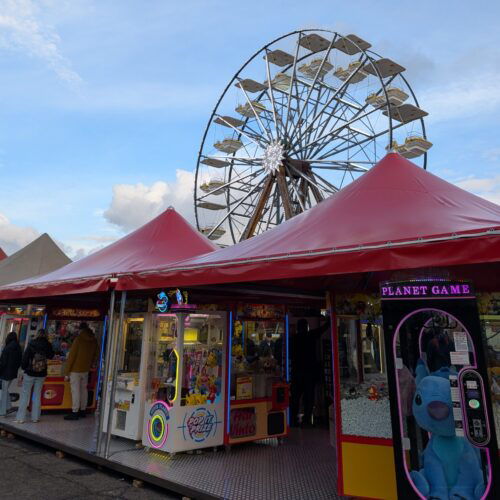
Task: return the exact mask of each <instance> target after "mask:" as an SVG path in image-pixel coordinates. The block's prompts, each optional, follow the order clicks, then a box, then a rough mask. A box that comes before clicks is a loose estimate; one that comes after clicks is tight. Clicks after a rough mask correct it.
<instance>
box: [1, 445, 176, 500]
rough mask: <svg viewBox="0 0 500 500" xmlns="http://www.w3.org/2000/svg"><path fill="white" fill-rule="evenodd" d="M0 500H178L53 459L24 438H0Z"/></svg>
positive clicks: (85, 465)
mask: <svg viewBox="0 0 500 500" xmlns="http://www.w3.org/2000/svg"><path fill="white" fill-rule="evenodd" d="M0 498H2V500H10V499H13V500H14V499H15V500H24V499H35V498H36V499H50V500H65V499H68V500H69V499H71V500H87V499H88V500H90V499H92V500H101V499H103V500H104V499H109V498H118V499H126V500H128V499H130V500H136V499H137V500H156V499H158V500H159V499H163V500H165V499H166V500H169V499H172V500H173V499H178V498H179V497H178V496H175V495H172V494H166V493H165V492H164V491H162V490H160V489H156V488H153V487H150V486H144V487H143V488H134V487H133V486H132V480H131V479H130V478H127V477H123V476H121V475H119V474H116V473H113V472H110V471H106V470H98V469H97V467H95V466H93V465H91V464H88V463H87V462H84V461H81V460H78V459H76V458H72V457H65V458H62V459H61V458H57V457H56V455H55V452H54V450H51V449H49V448H45V447H43V446H39V445H37V444H34V443H31V442H29V441H27V440H24V439H21V438H18V437H16V438H15V439H8V438H5V437H4V438H0Z"/></svg>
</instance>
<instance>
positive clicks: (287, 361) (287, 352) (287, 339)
mask: <svg viewBox="0 0 500 500" xmlns="http://www.w3.org/2000/svg"><path fill="white" fill-rule="evenodd" d="M288 331H289V330H288V313H286V314H285V335H286V337H285V342H286V381H287V382H289V381H290V372H289V366H288V363H289V359H290V351H289V350H288V347H289V335H288Z"/></svg>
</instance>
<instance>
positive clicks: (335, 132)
mask: <svg viewBox="0 0 500 500" xmlns="http://www.w3.org/2000/svg"><path fill="white" fill-rule="evenodd" d="M317 32H325V33H330V34H333V35H334V36H333V39H332V40H331V41H330V43H329V47H328V50H326V49H323V50H322V51H320V52H325V54H324V56H323V58H322V61H321V64H320V67H319V68H318V69H317V70H316V75H315V78H314V80H313V82H312V83H309V82H305V81H302V80H301V79H299V78H298V77H297V73H296V68H297V63H298V62H300V61H301V60H302V59H306V58H307V57H309V56H310V55H311V54H306V55H304V56H302V57H300V58H299V57H298V54H299V46H300V41H301V39H302V36H303V35H304V33H317ZM292 35H298V37H297V47H296V53H295V57H294V58H293V65H288V66H287V67H286V68H285V69H284V70H283V72H286V71H287V70H289V69H290V67H292V74H291V82H290V87H289V89H288V95H287V99H286V102H285V103H284V104H283V103H281V102H277V101H276V99H275V92H276V93H277V92H283V91H280V90H279V89H276V88H274V87H273V85H272V84H271V72H270V68H269V60H268V57H267V54H268V53H269V47H271V46H272V45H274V44H275V43H276V42H278V41H280V40H282V39H284V38H287V37H290V36H292ZM339 36H340V35H338V34H337V33H334V32H331V31H329V30H300V31H294V32H292V33H288V34H286V35H283V36H281V37H279V38H277V39H275V40H273V41H272V42H270V43H268V44H267V45H266V46H264V47H263V48H262V49H260V50H259V51H257V52H256V53H255V54H254V55H253V56H252V57H251V58H249V59H248V60H247V61H246V63H245V64H244V65H243V66H242V67H241V68H240V69H239V71H238V72H237V73H236V74H235V75H234V77H233V78H232V79H231V81H230V82H229V83H228V85H227V86H226V88H225V89H224V91H223V93H222V94H221V96H220V98H219V100H218V101H217V103H216V105H215V107H214V110H213V112H212V114H211V116H210V119H209V121H208V124H207V127H206V129H205V133H204V135H203V139H202V143H201V146H200V151H199V155H198V168H197V171H196V176H195V177H196V179H195V182H196V185H198V171H199V165H200V158H202V157H203V149H204V145H205V140H206V137H207V133H208V130H209V129H210V126H211V124H212V121H213V119H214V117H218V118H222V117H220V115H218V114H217V109H218V107H219V104H220V103H221V101H222V99H223V98H224V96H225V95H226V93H227V91H228V89H229V88H230V87H231V85H232V84H233V83H234V82H235V81H238V82H241V81H242V79H241V77H240V75H241V73H242V71H243V70H244V69H245V68H246V67H247V66H248V64H250V62H251V61H253V60H254V59H255V58H256V57H257V56H258V55H259V54H260V53H262V52H264V53H265V54H266V56H265V57H264V59H265V61H266V74H267V83H268V85H267V88H266V89H265V90H263V91H262V92H261V93H260V95H259V96H258V98H257V102H260V100H261V99H262V96H263V94H267V95H268V98H269V101H270V102H271V104H272V111H271V112H272V122H273V124H274V130H275V133H276V138H274V139H275V140H276V139H282V140H284V141H287V142H288V141H289V140H290V139H291V138H292V137H293V135H294V134H296V137H295V140H294V141H293V142H292V144H290V146H291V152H293V153H296V154H298V153H302V158H303V159H304V160H306V161H309V162H311V164H318V163H319V164H320V166H317V167H314V168H315V169H316V168H321V169H325V170H328V169H331V170H343V171H344V175H345V173H346V172H347V171H348V170H349V172H350V173H351V176H352V171H362V170H364V169H366V167H363V166H362V165H361V163H363V162H362V161H361V162H360V161H356V162H355V163H352V164H351V163H350V161H349V158H348V159H347V160H337V159H332V160H328V159H329V158H330V157H332V156H334V155H338V154H339V153H342V152H344V151H346V150H349V149H350V148H352V147H353V146H351V144H354V146H355V147H359V148H360V149H358V151H357V152H360V153H361V152H362V153H363V154H364V156H366V159H367V161H366V162H365V163H366V164H371V163H373V162H371V161H370V158H369V157H368V154H367V153H366V151H365V150H364V146H363V144H365V143H368V142H371V141H374V140H375V139H376V138H377V137H379V136H382V135H385V134H388V135H389V144H392V142H393V130H395V129H396V128H399V127H400V126H402V125H405V123H400V124H398V125H395V126H393V119H392V111H391V106H386V107H387V115H388V116H387V118H388V127H387V128H386V129H384V130H383V131H381V132H378V133H374V134H373V135H369V134H367V133H366V132H365V131H363V130H354V129H353V128H351V125H352V124H353V123H355V122H360V123H364V122H363V121H362V120H363V119H369V117H370V115H372V114H373V113H375V112H377V111H380V109H379V108H374V109H373V110H370V111H365V110H366V108H367V106H368V105H367V104H366V103H364V104H361V105H359V104H358V103H355V102H352V100H351V101H350V100H349V99H345V96H346V91H347V88H348V85H349V82H350V81H351V80H352V79H353V78H354V76H355V75H356V74H357V73H358V72H359V71H360V70H361V68H363V67H364V66H365V64H368V63H369V64H370V65H371V66H372V68H373V71H374V73H375V75H376V76H377V77H378V80H379V81H380V82H381V88H380V89H379V90H378V92H377V93H378V94H380V93H381V92H383V93H384V97H385V100H386V102H389V99H388V95H387V90H386V85H387V84H388V83H387V82H384V79H383V78H382V76H381V74H380V71H379V69H378V67H377V65H376V64H374V62H375V59H374V57H378V58H380V56H379V55H378V54H376V53H375V52H373V51H368V50H366V51H365V50H363V49H362V48H361V47H359V46H358V45H357V44H356V43H355V42H353V41H352V40H351V43H352V44H353V45H356V47H357V48H358V50H359V52H360V53H361V55H360V57H359V62H360V64H359V65H358V67H357V68H356V69H355V70H354V71H353V72H352V73H351V74H350V75H349V76H348V78H347V79H346V80H345V81H344V82H343V83H342V84H341V85H340V86H339V87H338V88H334V87H331V86H330V85H328V84H326V83H325V82H322V81H321V80H318V76H319V75H320V74H321V70H322V69H323V66H324V64H325V61H326V60H327V59H328V55H329V53H330V51H331V49H332V47H333V45H334V43H335V40H336V39H337V37H339ZM397 75H399V76H400V77H401V78H402V79H403V81H404V82H405V84H406V86H407V88H408V89H409V90H410V92H411V95H412V97H413V100H414V102H415V104H416V105H417V106H418V101H417V99H416V96H415V94H414V92H413V90H412V89H411V87H410V86H409V84H408V82H407V80H406V79H405V78H404V76H403V75H401V73H398V74H397ZM397 75H394V76H393V77H392V78H391V80H392V79H393V78H395V77H396V76H397ZM318 82H319V84H318V86H317V88H315V86H316V84H317V83H318ZM298 84H300V85H302V87H303V88H306V87H309V89H308V91H307V97H306V98H305V100H304V98H303V97H302V96H301V95H299V92H298V91H297V88H298ZM294 86H295V89H296V94H295V95H294V99H295V101H296V102H297V103H302V105H299V106H298V108H299V109H300V111H299V117H298V118H297V117H296V116H295V118H297V120H296V122H295V124H294V123H293V118H292V122H290V117H291V113H292V106H291V103H292V94H293V87H294ZM239 87H240V89H241V90H242V91H243V93H244V95H245V99H246V101H247V103H248V105H249V107H250V109H251V110H252V112H253V115H254V116H253V117H247V118H246V119H245V120H244V123H243V125H242V126H241V129H240V128H239V127H236V126H233V125H231V124H229V123H228V122H226V125H228V126H229V127H230V128H231V129H232V130H233V131H234V132H235V133H236V134H237V136H236V139H237V140H241V138H242V137H245V138H246V139H247V140H250V141H251V142H252V143H254V144H257V145H258V146H260V147H261V148H263V144H269V142H270V141H271V140H272V139H273V137H272V133H271V130H270V128H268V127H266V126H265V124H264V122H265V121H267V123H272V122H270V121H269V117H268V116H265V114H264V116H263V118H262V119H261V117H260V116H259V112H257V110H256V109H255V107H254V106H253V103H252V99H250V97H249V96H248V94H247V92H246V90H245V89H244V88H243V86H242V85H240V86H239ZM314 90H316V91H317V99H316V100H314V99H313V97H312V96H313V92H314ZM323 90H324V94H323V96H327V102H326V104H325V103H321V93H322V91H323ZM327 92H329V94H327ZM310 102H311V103H312V105H313V109H312V111H311V110H309V112H307V108H308V105H309V103H310ZM332 105H333V107H332ZM278 106H281V107H282V108H284V107H286V120H285V122H283V121H282V120H278V119H277V109H278ZM318 106H321V111H320V112H319V113H318ZM347 108H349V109H352V108H354V109H356V113H355V114H354V115H353V116H350V117H349V118H346V117H345V112H346V110H347ZM339 109H340V111H341V113H342V116H343V118H341V116H340V113H338V111H339ZM328 110H331V112H330V113H329V112H328ZM304 113H306V117H305V122H306V123H307V121H308V118H309V117H310V116H312V117H313V118H312V121H311V122H310V123H308V125H307V127H306V128H305V130H301V122H300V120H301V119H302V116H303V114H304ZM336 113H337V115H336ZM321 117H324V120H323V121H321ZM254 118H255V120H256V123H258V124H259V128H260V129H261V135H260V137H259V132H258V131H257V130H255V129H249V121H250V120H253V119H254ZM333 119H335V120H336V122H335V124H334V128H333V129H329V126H330V124H331V121H332V120H333ZM222 120H223V121H225V120H224V118H222ZM318 120H319V123H318V124H317V125H318V126H317V127H313V125H315V124H316V122H317V121H318ZM341 120H343V123H340V121H341ZM419 120H420V122H421V126H422V132H423V135H424V137H425V125H424V123H423V119H422V118H420V119H419ZM289 124H290V126H289ZM364 126H365V127H366V124H365V125H364ZM328 129H329V131H328V132H326V133H325V131H326V130H328ZM280 131H281V136H279V134H280ZM341 134H342V135H341ZM355 134H356V135H358V136H362V135H364V136H365V137H364V139H357V138H356V139H353V137H356V135H355ZM263 135H265V136H266V138H264V136H263ZM331 138H336V139H340V141H341V142H340V144H335V146H334V147H333V148H332V149H330V150H329V151H327V152H324V149H325V148H326V147H327V146H328V145H331V144H332V141H331V140H330V139H331ZM262 143H263V144H262ZM344 144H347V147H343V145H344ZM246 147H247V146H245V145H244V149H245V150H246ZM322 152H324V153H323V154H322V156H320V157H316V158H307V157H313V156H317V155H318V154H320V153H322ZM246 153H247V154H248V156H249V158H238V157H236V154H235V153H233V156H230V155H228V156H224V157H221V159H224V160H225V161H227V162H229V167H228V176H227V182H226V183H225V186H226V187H227V188H228V189H226V203H227V206H228V213H227V214H226V215H225V216H224V217H223V218H222V219H221V220H219V221H218V223H217V224H216V225H215V226H214V227H213V229H212V232H211V233H209V235H210V234H212V233H213V232H214V231H215V230H216V229H217V228H219V227H220V226H221V225H222V224H223V223H224V222H225V221H226V220H228V219H229V224H228V225H229V228H230V231H231V235H232V238H233V240H236V237H235V234H234V229H233V223H235V221H236V220H237V219H236V217H247V216H248V215H247V214H248V213H249V211H250V210H251V207H252V203H250V204H249V205H248V204H247V203H245V204H244V203H243V202H244V201H245V200H246V199H248V198H249V197H251V196H252V195H253V196H256V195H257V194H260V196H259V197H258V199H257V200H258V201H257V203H258V205H257V207H258V208H259V210H254V214H253V215H254V217H253V218H252V217H251V218H250V222H248V223H247V226H246V228H245V229H244V230H243V233H242V234H243V236H244V237H249V236H251V235H252V234H253V232H254V231H255V228H256V227H257V226H258V225H259V218H258V217H256V214H260V213H263V212H264V211H265V212H266V213H268V214H269V218H268V221H267V227H269V225H270V224H271V220H272V218H274V217H276V221H279V220H280V215H279V213H280V207H279V196H281V197H282V199H283V202H284V204H286V205H287V207H286V210H285V212H286V213H285V214H284V215H285V217H286V218H288V217H290V216H292V215H293V210H292V209H291V206H290V205H291V204H292V203H293V202H292V199H295V200H296V203H297V204H298V205H300V208H301V210H303V209H304V206H305V205H304V199H305V197H304V193H302V194H301V193H300V192H299V191H297V186H295V184H294V181H293V179H292V181H291V183H290V187H291V188H292V189H291V191H289V190H288V188H287V187H286V182H283V179H284V177H283V179H282V180H280V181H279V182H278V177H279V176H278V175H274V176H271V175H270V174H268V176H269V179H270V180H269V181H268V182H266V183H264V184H263V183H262V180H261V181H259V183H258V184H257V185H254V186H253V187H252V184H251V181H252V179H256V178H257V177H258V176H259V175H261V174H262V172H263V169H262V168H260V169H259V170H258V171H257V172H256V173H252V174H250V175H249V177H250V178H249V181H250V183H242V182H241V181H242V178H241V177H240V176H241V173H238V177H236V178H235V179H233V170H234V166H236V165H238V164H240V165H241V164H247V165H249V166H250V168H251V167H252V166H255V167H257V166H259V162H261V159H258V158H256V159H254V158H250V156H251V155H250V154H249V153H248V150H246ZM356 154H357V153H356ZM304 156H306V158H304ZM353 156H355V155H352V156H351V157H353ZM426 157H427V155H426V154H425V156H424V168H425V167H426ZM260 165H261V166H262V163H260ZM284 172H285V173H284V174H283V176H284V175H290V174H291V173H292V172H291V170H290V169H288V168H286V169H284ZM234 173H236V171H234ZM295 175H296V173H295ZM313 179H316V182H313ZM274 180H276V183H277V184H278V185H277V186H276V189H274V192H273V189H272V188H273V183H274ZM319 180H321V182H322V183H323V186H322V187H323V188H325V183H327V182H328V181H326V179H324V178H322V177H321V176H320V175H319V174H316V173H314V174H312V171H311V177H309V176H308V177H307V183H308V185H309V186H310V188H311V187H314V188H315V191H316V190H317V189H318V185H317V184H316V183H317V182H318V181H319ZM303 181H304V179H303V180H302V181H301V182H303ZM238 184H242V186H243V187H244V188H246V187H248V188H249V189H250V190H249V191H248V192H247V194H246V195H245V198H244V199H242V200H241V202H242V203H236V200H231V199H230V189H229V188H230V187H231V186H233V187H235V186H236V185H238ZM256 188H258V190H257V189H256ZM284 188H285V189H284ZM332 188H334V189H335V186H332V185H331V184H330V186H329V188H328V189H327V192H328V191H330V192H331V190H332ZM221 189H222V188H218V189H217V190H215V191H220V190H221ZM301 189H302V190H303V189H304V187H302V188H301ZM213 192H214V191H211V192H209V193H207V194H205V195H201V196H197V192H196V190H195V193H194V198H195V204H196V202H197V201H199V200H201V199H203V198H204V197H206V196H209V195H210V194H212V193H213ZM243 192H246V189H243ZM313 195H314V197H315V198H316V194H315V192H314V191H313ZM268 199H269V200H270V207H269V209H267V208H265V207H266V206H267V205H266V201H268ZM285 200H286V201H285ZM235 203H236V204H235ZM231 205H233V207H232V208H230V207H231ZM274 205H276V209H275V210H274V209H273V206H274ZM240 206H242V207H244V206H247V208H246V211H245V212H244V214H241V213H238V215H237V212H236V210H237V209H238V207H240ZM195 216H196V223H197V225H198V227H199V223H200V222H199V219H198V211H197V210H195ZM261 222H262V221H261Z"/></svg>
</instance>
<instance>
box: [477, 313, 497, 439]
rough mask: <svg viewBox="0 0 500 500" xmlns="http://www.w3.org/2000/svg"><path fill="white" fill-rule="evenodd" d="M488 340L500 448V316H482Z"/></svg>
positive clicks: (487, 347) (489, 366) (489, 369)
mask: <svg viewBox="0 0 500 500" xmlns="http://www.w3.org/2000/svg"><path fill="white" fill-rule="evenodd" d="M481 323H482V327H483V334H484V336H485V338H486V357H487V363H488V375H489V383H490V390H491V402H492V405H493V417H494V419H495V425H496V434H497V441H498V446H499V447H500V315H483V316H481Z"/></svg>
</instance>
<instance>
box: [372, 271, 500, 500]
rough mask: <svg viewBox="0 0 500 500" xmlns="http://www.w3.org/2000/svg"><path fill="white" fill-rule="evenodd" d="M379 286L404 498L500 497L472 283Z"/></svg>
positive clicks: (416, 282)
mask: <svg viewBox="0 0 500 500" xmlns="http://www.w3.org/2000/svg"><path fill="white" fill-rule="evenodd" d="M380 291H381V299H382V311H383V316H384V333H385V337H386V338H385V340H386V342H385V350H386V358H387V367H388V373H389V374H390V377H389V393H390V402H391V416H392V430H393V440H394V450H393V451H394V463H395V472H396V483H397V490H398V497H399V498H408V499H411V498H429V499H434V498H470V499H476V500H479V499H481V500H483V499H489V498H500V466H499V462H498V446H497V439H496V431H495V425H494V418H493V411H492V410H493V405H492V398H491V394H490V391H489V390H488V372H487V367H488V364H487V359H486V356H485V352H486V349H485V347H486V346H485V343H484V337H483V333H482V331H481V324H480V318H479V314H478V306H477V299H476V294H475V292H474V290H473V286H472V283H470V282H467V281H459V280H456V281H451V280H448V279H438V278H435V279H420V280H419V279H414V280H412V281H403V282H399V281H394V282H386V283H382V284H381V286H380ZM408 376H412V377H413V383H412V384H411V385H410V384H408V383H407V382H406V380H407V378H408Z"/></svg>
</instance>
